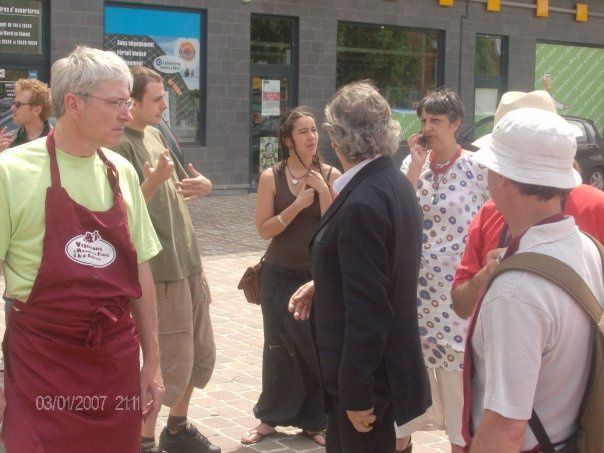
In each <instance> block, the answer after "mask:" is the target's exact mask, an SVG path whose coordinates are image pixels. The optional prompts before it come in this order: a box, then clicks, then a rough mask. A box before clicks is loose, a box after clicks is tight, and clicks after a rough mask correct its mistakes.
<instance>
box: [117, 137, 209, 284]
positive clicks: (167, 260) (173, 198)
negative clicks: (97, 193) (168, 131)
mask: <svg viewBox="0 0 604 453" xmlns="http://www.w3.org/2000/svg"><path fill="white" fill-rule="evenodd" d="M167 148H168V146H167V144H166V142H165V139H164V137H163V135H162V134H161V132H160V131H158V130H157V129H155V128H154V127H151V126H149V127H147V128H146V129H145V131H144V132H138V131H135V130H133V129H130V128H128V127H127V128H126V131H125V132H124V135H123V136H122V140H121V141H120V144H119V145H118V147H117V148H115V151H116V152H118V153H119V154H121V155H122V156H124V157H125V158H126V159H128V160H129V161H130V163H132V165H133V166H134V169H135V170H136V172H137V174H138V177H139V180H140V182H141V183H142V182H143V181H144V179H145V177H144V174H143V167H144V165H145V162H149V163H150V164H151V166H152V167H155V166H156V165H157V161H158V159H159V154H160V153H161V152H162V151H163V150H164V149H167ZM172 157H173V159H172V160H173V161H174V166H175V170H176V171H175V172H174V174H173V175H172V177H171V178H170V179H168V180H167V181H166V182H164V183H163V184H162V185H161V186H160V187H159V188H158V189H157V192H155V194H153V196H152V197H151V199H150V200H149V201H148V203H147V208H148V209H149V215H150V216H151V221H152V222H153V226H154V227H155V231H156V232H157V236H158V237H159V241H160V242H161V245H162V251H161V252H160V253H159V254H158V255H157V256H156V257H155V258H153V259H152V260H151V270H152V271H153V279H154V280H155V281H156V282H169V281H174V280H180V279H183V278H187V277H189V276H191V275H195V274H198V273H200V272H201V258H200V257H199V249H198V247H197V240H196V239H195V232H194V230H193V223H192V222H191V216H190V215H189V209H188V208H187V204H186V202H185V201H184V200H183V198H182V196H181V195H180V194H178V192H176V186H175V185H174V183H175V182H177V181H178V179H182V178H185V177H187V174H186V172H185V171H184V169H183V168H182V166H181V165H180V163H179V162H178V159H176V158H175V157H174V156H172Z"/></svg>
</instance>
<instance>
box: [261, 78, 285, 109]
mask: <svg viewBox="0 0 604 453" xmlns="http://www.w3.org/2000/svg"><path fill="white" fill-rule="evenodd" d="M280 104H281V81H280V80H267V79H264V80H262V116H279V115H281V109H280Z"/></svg>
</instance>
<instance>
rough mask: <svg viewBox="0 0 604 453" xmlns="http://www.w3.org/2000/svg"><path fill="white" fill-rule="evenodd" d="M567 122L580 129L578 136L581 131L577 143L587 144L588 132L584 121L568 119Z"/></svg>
mask: <svg viewBox="0 0 604 453" xmlns="http://www.w3.org/2000/svg"><path fill="white" fill-rule="evenodd" d="M566 121H568V122H569V123H570V125H571V126H574V127H576V128H577V129H578V130H577V134H578V133H579V131H580V132H581V135H577V143H585V142H586V141H587V131H586V130H585V124H584V123H583V121H576V120H571V119H567V120H566Z"/></svg>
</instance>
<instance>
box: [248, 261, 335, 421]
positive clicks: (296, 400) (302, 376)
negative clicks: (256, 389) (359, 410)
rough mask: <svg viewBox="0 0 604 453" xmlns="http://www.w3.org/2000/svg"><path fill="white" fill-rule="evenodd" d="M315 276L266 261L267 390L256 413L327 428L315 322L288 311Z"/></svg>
mask: <svg viewBox="0 0 604 453" xmlns="http://www.w3.org/2000/svg"><path fill="white" fill-rule="evenodd" d="M310 280H312V278H311V276H310V273H309V272H297V271H292V270H289V269H283V268H281V267H277V266H273V265H270V264H268V263H264V267H263V268H262V281H261V286H260V288H261V289H260V305H261V307H262V318H263V321H264V351H263V354H262V393H261V394H260V398H259V399H258V402H257V403H256V406H255V407H254V415H255V416H256V418H257V419H259V420H260V421H262V422H264V423H266V424H268V425H271V426H277V425H279V426H296V427H298V428H301V429H303V430H306V431H322V430H323V429H325V425H326V423H327V416H326V414H325V409H324V407H323V397H322V392H321V383H320V378H319V365H318V362H317V357H316V353H315V347H314V341H313V338H312V334H311V331H310V323H309V321H296V320H295V319H294V318H293V316H292V315H291V313H290V312H289V311H288V310H287V304H288V302H289V298H290V297H291V295H292V294H293V293H294V291H296V290H297V289H298V288H299V287H300V286H301V285H303V284H304V283H306V282H308V281H310Z"/></svg>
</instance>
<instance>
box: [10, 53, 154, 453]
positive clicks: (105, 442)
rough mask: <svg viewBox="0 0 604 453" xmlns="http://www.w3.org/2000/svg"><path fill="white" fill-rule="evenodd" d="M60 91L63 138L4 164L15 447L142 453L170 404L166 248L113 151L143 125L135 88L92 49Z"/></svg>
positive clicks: (56, 73) (71, 60)
mask: <svg viewBox="0 0 604 453" xmlns="http://www.w3.org/2000/svg"><path fill="white" fill-rule="evenodd" d="M51 80H52V103H53V107H54V110H55V113H56V115H57V124H56V128H55V129H54V130H53V131H52V132H50V134H49V135H48V136H47V137H44V138H40V139H37V140H34V141H32V142H30V143H28V144H26V145H23V146H21V147H19V148H18V149H14V148H13V149H9V150H8V151H5V152H4V153H2V154H1V155H0V212H2V216H0V267H3V268H4V273H5V276H6V295H7V297H8V298H10V299H11V300H12V309H11V312H10V316H9V317H8V325H7V328H6V335H5V338H4V344H3V349H4V356H5V362H6V363H5V366H6V372H5V376H4V384H5V388H4V391H3V394H2V395H1V396H2V398H1V399H0V401H2V403H4V397H5V398H6V410H5V413H4V426H3V431H2V437H3V440H4V443H5V445H6V448H7V451H9V452H11V451H19V452H25V451H26V452H36V453H37V452H46V453H50V452H66V451H70V452H71V451H73V452H75V451H78V452H80V451H81V452H84V451H85V452H88V453H90V452H98V453H101V452H108V451H129V452H133V451H138V449H139V448H140V444H139V438H140V429H141V416H144V415H145V414H148V413H150V412H154V411H158V410H159V408H160V406H161V398H162V395H163V385H162V383H161V375H160V374H159V351H158V345H157V315H156V308H155V291H154V287H153V277H152V275H151V271H150V268H149V264H148V260H149V259H151V258H152V257H153V256H155V255H156V254H157V253H158V252H159V250H160V248H161V247H160V245H159V241H158V239H157V236H156V234H155V231H154V229H153V225H152V224H151V220H150V219H149V215H148V213H147V208H146V206H145V200H144V198H143V195H142V192H141V190H140V188H139V182H138V177H137V174H136V172H135V171H134V168H132V166H131V165H130V163H128V162H127V161H126V160H125V159H123V158H122V157H120V156H119V155H117V154H115V153H113V152H111V151H109V150H107V149H103V148H101V147H104V146H115V145H117V143H118V142H119V140H120V137H121V136H122V134H123V132H124V125H125V123H126V122H127V121H130V120H131V119H132V116H131V115H130V112H129V109H130V107H131V105H132V103H131V100H130V89H131V86H132V77H131V75H130V71H129V69H128V67H127V66H126V64H125V63H124V61H123V60H122V59H121V58H119V57H118V56H116V55H115V54H113V53H111V52H104V51H101V50H97V49H90V48H86V47H78V48H77V49H75V50H74V51H73V52H72V53H71V54H70V55H69V56H68V57H66V58H63V59H61V60H59V61H57V62H56V63H55V64H54V65H53V68H52V75H51ZM131 315H132V316H131ZM139 345H140V346H141V347H142V352H143V359H144V362H143V366H142V368H140V365H139ZM2 409H4V407H2Z"/></svg>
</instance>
